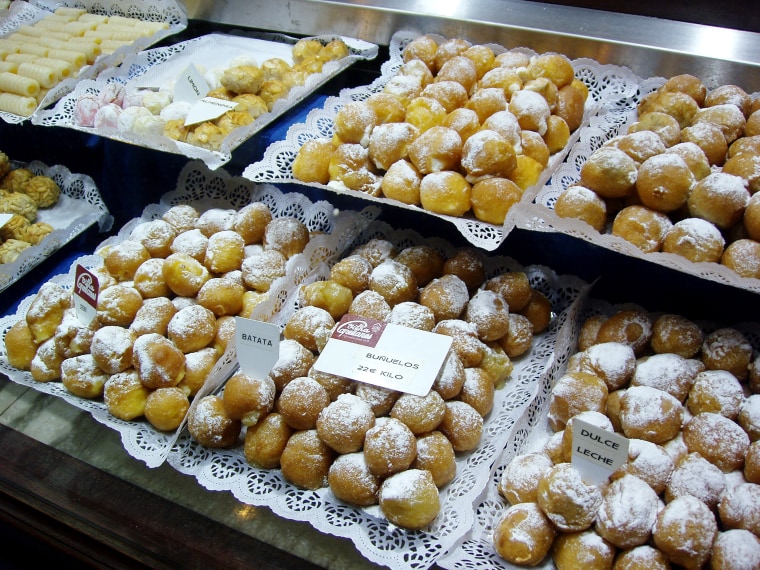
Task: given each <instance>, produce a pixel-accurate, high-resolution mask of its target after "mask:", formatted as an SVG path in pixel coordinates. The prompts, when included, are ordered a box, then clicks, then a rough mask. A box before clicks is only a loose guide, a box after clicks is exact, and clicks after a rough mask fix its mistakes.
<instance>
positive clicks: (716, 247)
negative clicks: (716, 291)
mask: <svg viewBox="0 0 760 570" xmlns="http://www.w3.org/2000/svg"><path fill="white" fill-rule="evenodd" d="M725 245H726V240H725V238H724V237H723V234H722V233H721V232H720V230H719V229H718V227H717V226H716V225H715V224H713V223H712V222H709V221H707V220H703V219H701V218H685V219H683V220H679V221H678V222H676V223H675V224H673V226H671V228H670V229H669V230H668V231H667V232H666V233H665V237H664V239H663V240H662V251H664V252H665V253H674V254H676V255H679V256H681V257H684V258H686V259H688V260H689V261H693V262H695V263H700V262H708V263H719V262H720V260H721V257H722V256H723V250H724V248H725Z"/></svg>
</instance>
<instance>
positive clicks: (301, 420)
mask: <svg viewBox="0 0 760 570" xmlns="http://www.w3.org/2000/svg"><path fill="white" fill-rule="evenodd" d="M273 386H274V385H273ZM329 403H330V396H329V395H328V393H327V390H325V388H324V387H323V386H322V385H321V384H320V383H319V382H317V381H316V380H314V379H313V378H310V377H308V376H301V377H299V378H294V379H293V380H291V381H290V382H288V383H287V384H286V385H285V387H284V388H283V389H282V392H280V395H279V397H278V398H277V405H276V407H277V411H278V412H279V413H280V414H281V415H282V417H283V419H284V420H285V421H286V422H287V424H288V425H289V426H290V427H292V428H293V429H294V430H306V429H314V428H315V427H316V423H317V417H318V416H319V413H320V412H321V411H322V410H323V409H324V408H325V407H327V405H328V404H329Z"/></svg>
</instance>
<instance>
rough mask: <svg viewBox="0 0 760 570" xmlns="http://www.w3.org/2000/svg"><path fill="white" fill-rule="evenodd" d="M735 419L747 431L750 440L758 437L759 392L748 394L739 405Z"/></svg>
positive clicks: (759, 434) (759, 430)
mask: <svg viewBox="0 0 760 570" xmlns="http://www.w3.org/2000/svg"><path fill="white" fill-rule="evenodd" d="M736 421H737V422H739V425H740V426H742V428H743V429H744V431H746V432H747V435H748V436H749V439H750V441H757V440H758V439H760V394H752V395H750V396H748V397H747V398H746V399H745V400H744V401H743V402H742V403H741V404H740V405H739V413H738V415H737V418H736Z"/></svg>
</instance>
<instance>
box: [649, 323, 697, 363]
mask: <svg viewBox="0 0 760 570" xmlns="http://www.w3.org/2000/svg"><path fill="white" fill-rule="evenodd" d="M703 340H704V333H703V332H702V329H700V328H699V325H697V324H696V323H695V322H694V321H692V320H691V319H688V318H686V317H684V316H681V315H675V314H670V313H665V314H662V315H659V316H658V317H656V318H655V319H654V322H653V323H652V338H651V340H650V345H651V347H652V350H654V351H655V352H658V353H661V352H672V353H675V354H678V355H679V356H683V357H684V358H692V357H693V356H695V355H696V354H697V352H698V351H699V349H700V347H701V346H702V341H703Z"/></svg>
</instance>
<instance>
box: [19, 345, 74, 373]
mask: <svg viewBox="0 0 760 570" xmlns="http://www.w3.org/2000/svg"><path fill="white" fill-rule="evenodd" d="M71 358H73V357H71ZM63 360H64V358H63V356H61V354H60V353H59V352H58V351H57V350H56V348H55V339H52V338H50V339H48V340H46V341H45V342H43V343H42V344H40V345H39V346H38V347H37V351H36V352H35V354H34V358H32V361H31V363H30V364H29V372H30V373H31V375H32V378H33V379H34V380H35V381H36V382H51V381H53V380H59V379H60V378H61V363H62V362H63Z"/></svg>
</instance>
